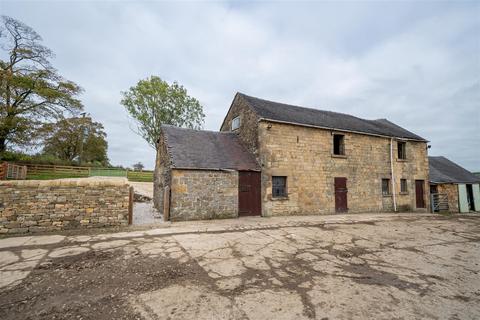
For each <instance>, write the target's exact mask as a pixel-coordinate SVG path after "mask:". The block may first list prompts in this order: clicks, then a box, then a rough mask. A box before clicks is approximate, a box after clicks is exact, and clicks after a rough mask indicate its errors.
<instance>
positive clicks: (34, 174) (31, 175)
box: [26, 164, 90, 180]
mask: <svg viewBox="0 0 480 320" xmlns="http://www.w3.org/2000/svg"><path fill="white" fill-rule="evenodd" d="M26 166H27V170H28V171H27V179H31V180H46V179H61V178H84V177H89V176H90V168H89V167H76V166H57V165H46V164H27V165H26Z"/></svg>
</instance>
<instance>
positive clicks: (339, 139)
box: [333, 134, 345, 156]
mask: <svg viewBox="0 0 480 320" xmlns="http://www.w3.org/2000/svg"><path fill="white" fill-rule="evenodd" d="M344 140H345V136H344V135H343V134H334V135H333V154H335V155H341V156H343V155H345V144H344Z"/></svg>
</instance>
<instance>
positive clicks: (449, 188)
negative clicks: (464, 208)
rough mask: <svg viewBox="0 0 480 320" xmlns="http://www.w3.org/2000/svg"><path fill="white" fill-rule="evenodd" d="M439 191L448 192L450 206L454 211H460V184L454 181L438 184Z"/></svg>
mask: <svg viewBox="0 0 480 320" xmlns="http://www.w3.org/2000/svg"><path fill="white" fill-rule="evenodd" d="M437 191H438V193H446V194H447V195H448V208H449V211H450V212H452V213H458V212H460V208H459V207H458V185H456V184H453V183H443V184H437Z"/></svg>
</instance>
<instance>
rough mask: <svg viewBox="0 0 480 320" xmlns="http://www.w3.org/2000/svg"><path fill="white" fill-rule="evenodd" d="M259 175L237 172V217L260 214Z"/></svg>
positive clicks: (254, 172)
mask: <svg viewBox="0 0 480 320" xmlns="http://www.w3.org/2000/svg"><path fill="white" fill-rule="evenodd" d="M260 187H261V174H260V172H256V171H239V172H238V216H239V217H245V216H260V215H261V214H262V195H261V188H260Z"/></svg>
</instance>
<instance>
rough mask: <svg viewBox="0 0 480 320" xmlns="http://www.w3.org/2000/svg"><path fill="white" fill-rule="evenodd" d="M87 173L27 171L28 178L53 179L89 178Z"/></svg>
mask: <svg viewBox="0 0 480 320" xmlns="http://www.w3.org/2000/svg"><path fill="white" fill-rule="evenodd" d="M87 177H88V176H87V175H85V174H75V173H57V172H51V173H48V172H47V173H38V174H29V173H28V171H27V180H53V179H67V178H87Z"/></svg>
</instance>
